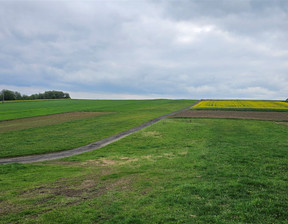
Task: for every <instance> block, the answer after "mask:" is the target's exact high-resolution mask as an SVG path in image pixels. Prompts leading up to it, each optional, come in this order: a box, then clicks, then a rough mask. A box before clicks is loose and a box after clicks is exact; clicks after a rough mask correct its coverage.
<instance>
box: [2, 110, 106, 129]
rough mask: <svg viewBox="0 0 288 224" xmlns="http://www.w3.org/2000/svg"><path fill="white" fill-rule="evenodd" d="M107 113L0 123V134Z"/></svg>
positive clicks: (33, 118) (69, 114)
mask: <svg viewBox="0 0 288 224" xmlns="http://www.w3.org/2000/svg"><path fill="white" fill-rule="evenodd" d="M107 113H109V112H71V113H61V114H52V115H47V116H38V117H30V118H21V119H16V120H9V121H2V122H0V133H1V132H8V131H16V130H23V129H28V128H36V127H43V126H47V125H52V124H59V123H63V122H68V121H75V120H80V119H84V118H90V117H95V116H101V115H104V114H107Z"/></svg>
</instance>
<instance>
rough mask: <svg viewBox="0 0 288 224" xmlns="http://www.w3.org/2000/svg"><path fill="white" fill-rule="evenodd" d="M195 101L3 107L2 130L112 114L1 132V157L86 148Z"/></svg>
mask: <svg viewBox="0 0 288 224" xmlns="http://www.w3.org/2000/svg"><path fill="white" fill-rule="evenodd" d="M193 102H195V101H192V100H47V101H35V102H33V101H28V102H15V103H6V104H0V129H1V124H2V126H4V125H5V124H6V123H7V122H3V121H6V120H11V119H19V118H28V117H35V116H44V115H51V114H57V113H65V112H77V111H93V112H95V111H96V112H112V113H109V114H105V115H102V116H95V117H90V118H85V119H80V120H74V121H70V122H61V123H58V124H53V125H52V124H51V125H46V126H42V127H35V128H28V127H27V129H22V130H16V131H9V129H7V131H6V132H5V131H1V132H0V139H1V140H0V158H1V157H2V158H4V157H13V156H22V155H31V154H42V153H48V152H55V151H62V150H67V149H73V148H77V147H80V146H83V145H87V144H89V143H91V142H94V141H98V140H100V139H103V138H105V137H109V136H112V135H114V134H117V133H119V132H122V131H125V130H128V129H130V128H132V127H135V126H137V125H140V124H142V123H144V122H146V121H148V120H151V119H153V118H155V117H158V116H161V115H164V114H166V113H169V112H173V111H176V110H179V109H182V108H184V107H187V106H189V105H191V104H192V103H193ZM1 120H2V122H1Z"/></svg>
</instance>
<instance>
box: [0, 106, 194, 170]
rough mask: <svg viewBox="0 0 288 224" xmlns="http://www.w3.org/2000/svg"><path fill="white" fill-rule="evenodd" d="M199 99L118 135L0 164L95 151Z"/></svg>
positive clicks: (43, 159)
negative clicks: (69, 148) (72, 147)
mask: <svg viewBox="0 0 288 224" xmlns="http://www.w3.org/2000/svg"><path fill="white" fill-rule="evenodd" d="M198 102H199V101H197V102H196V103H194V104H193V105H191V106H189V107H186V108H184V109H181V110H178V111H175V112H172V113H169V114H165V115H163V116H160V117H157V118H155V119H153V120H150V121H148V122H145V123H144V124H141V125H139V126H137V127H134V128H131V129H129V130H127V131H123V132H121V133H118V134H116V135H113V136H111V137H108V138H104V139H102V140H100V141H97V142H93V143H91V144H89V145H85V146H82V147H79V148H76V149H71V150H66V151H61V152H53V153H47V154H42V155H32V156H21V157H13V158H5V159H0V164H5V163H33V162H41V161H47V160H54V159H61V158H65V157H68V156H73V155H78V154H81V153H84V152H89V151H93V150H95V149H100V148H102V147H104V146H106V145H109V144H111V143H113V142H115V141H118V140H119V139H121V138H124V137H126V136H128V135H130V134H132V133H134V132H136V131H139V130H141V129H143V128H145V127H148V126H150V125H152V124H154V123H156V122H158V121H160V120H162V119H164V118H166V117H168V116H172V115H175V114H177V113H181V112H183V111H186V110H189V109H190V108H191V107H192V106H194V105H195V104H197V103H198Z"/></svg>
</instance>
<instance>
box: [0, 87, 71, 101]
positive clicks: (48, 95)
mask: <svg viewBox="0 0 288 224" xmlns="http://www.w3.org/2000/svg"><path fill="white" fill-rule="evenodd" d="M3 94H4V98H3ZM3 99H4V100H36V99H70V95H69V93H64V92H62V91H55V90H53V91H46V92H44V93H36V94H32V95H31V96H28V95H25V94H23V95H22V94H21V93H19V92H17V91H16V92H14V91H11V90H7V89H4V90H2V91H1V93H0V100H3Z"/></svg>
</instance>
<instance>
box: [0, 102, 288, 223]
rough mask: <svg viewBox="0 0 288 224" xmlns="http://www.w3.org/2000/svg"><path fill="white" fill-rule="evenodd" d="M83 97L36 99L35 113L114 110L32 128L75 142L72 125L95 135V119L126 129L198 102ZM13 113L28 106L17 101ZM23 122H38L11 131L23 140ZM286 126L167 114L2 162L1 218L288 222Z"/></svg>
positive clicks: (13, 220)
mask: <svg viewBox="0 0 288 224" xmlns="http://www.w3.org/2000/svg"><path fill="white" fill-rule="evenodd" d="M39 102H40V101H39ZM65 102H66V101H65ZM85 102H86V101H81V100H80V101H75V102H74V103H79V104H78V110H77V106H76V105H75V104H74V105H72V104H73V100H72V101H67V105H63V104H62V105H63V106H62V108H61V107H59V106H60V105H61V103H60V102H57V101H51V102H50V101H49V102H48V101H47V102H46V103H48V104H49V103H50V105H55V108H53V106H51V108H50V109H47V110H49V112H47V113H46V114H45V109H42V108H41V105H38V106H39V107H38V108H37V107H36V106H35V111H34V110H32V112H31V113H32V114H34V116H39V115H40V113H44V114H42V115H47V114H53V113H59V110H62V112H71V111H80V110H82V111H83V110H84V111H99V112H101V111H102V112H107V111H110V112H115V113H111V114H105V115H101V116H97V117H95V118H85V119H81V120H76V121H75V120H74V121H71V122H65V123H62V124H61V125H59V124H55V125H51V126H47V127H46V128H47V129H45V130H46V132H45V131H43V132H41V131H40V130H41V128H44V127H41V128H39V127H38V128H32V129H35V131H33V134H37V132H38V131H40V134H37V136H38V139H39V140H41V141H42V142H43V145H45V144H44V143H46V144H47V145H48V144H50V145H51V144H53V141H52V140H50V139H49V138H46V136H45V133H50V132H51V133H50V134H52V132H53V130H54V131H55V132H57V134H60V133H61V131H66V133H69V135H70V136H69V137H67V139H66V141H71V143H73V142H74V140H73V138H78V137H79V136H77V134H75V136H73V133H74V132H73V129H74V128H76V129H77V128H78V126H79V125H81V126H82V127H83V133H82V137H83V138H84V139H86V140H87V141H88V139H89V138H88V137H86V135H89V134H88V133H89V131H91V129H90V128H92V126H95V125H96V126H97V127H95V128H94V129H92V130H93V133H94V134H95V133H96V134H97V133H99V132H100V131H98V132H97V128H101V129H103V130H104V132H105V133H106V134H107V135H110V134H111V133H113V131H112V130H110V129H109V128H108V127H106V126H107V125H110V126H112V127H113V128H114V129H116V131H117V132H119V130H122V128H123V129H127V128H129V127H131V126H134V125H137V124H139V123H143V122H144V121H146V120H147V119H150V118H153V117H157V116H159V115H162V114H166V113H168V112H170V111H173V110H177V109H180V108H184V107H187V106H188V105H189V104H192V101H169V100H156V101H153V100H152V101H111V102H110V101H103V102H102V103H103V104H101V102H100V101H95V102H93V101H91V102H90V101H87V102H86V103H85ZM33 103H34V102H33ZM62 103H63V101H62ZM16 104H18V103H15V105H16ZM19 104H20V103H19ZM11 105H12V103H11ZM24 105H25V106H26V104H23V106H24ZM57 105H58V106H57ZM80 105H82V108H81V106H80ZM43 106H47V105H46V104H45V103H44V102H43ZM66 106H67V107H68V108H66ZM47 107H49V106H47ZM84 107H86V109H83V108H84ZM15 108H16V106H15V107H14V108H10V111H12V110H13V109H15ZM19 108H21V105H20V106H19V107H18V109H19ZM29 108H30V107H28V106H27V108H26V109H25V110H24V109H23V111H26V110H30V109H29ZM88 108H89V109H88ZM0 109H1V107H0ZM6 109H7V111H9V109H8V108H6ZM1 111H2V110H1ZM8 113H9V112H8ZM7 116H8V115H7ZM10 116H11V117H12V116H14V117H18V118H20V117H25V116H26V115H21V113H20V112H19V113H18V114H17V111H16V109H15V114H14V115H10ZM10 119H12V118H10ZM117 119H118V120H117ZM3 120H5V119H3ZM74 122H75V123H74ZM105 122H106V124H105ZM67 123H68V124H67ZM90 123H92V125H91V126H90ZM0 124H1V122H0ZM62 126H64V127H66V128H63V129H61V128H62ZM122 126H123V127H122ZM113 128H112V129H113ZM70 129H72V130H70ZM59 130H61V131H59ZM77 130H78V132H79V129H77ZM25 131H28V132H29V131H31V130H21V131H20V130H19V131H11V132H7V133H6V134H7V136H9V135H10V136H15V137H16V136H18V138H20V137H21V134H22V142H23V141H24V140H23V134H24V133H25ZM78 132H77V131H76V132H75V133H78ZM15 133H16V134H15ZM2 134H3V133H1V135H2ZM4 134H5V133H4ZM8 134H9V135H8ZM50 134H49V135H50ZM71 134H72V135H71ZM91 135H92V134H91ZM103 135H104V134H103ZM287 135H288V122H273V121H259V120H237V119H208V118H169V119H164V120H162V121H160V122H158V123H156V124H153V125H152V126H149V127H147V128H144V129H142V130H140V131H138V132H136V133H134V134H132V135H129V136H127V137H125V138H123V139H121V140H119V141H117V142H114V143H112V144H110V145H108V146H106V147H103V148H101V149H98V150H95V151H91V152H88V153H84V154H81V155H77V156H72V157H68V158H65V159H61V160H55V161H47V162H41V163H33V164H16V163H14V164H6V165H0V192H1V193H0V223H3V224H4V223H5V224H6V223H21V224H22V223H23V224H26V223H27V224H28V223H29V224H32V223H67V224H68V223H71V224H74V223H120V224H121V223H123V224H124V223H125V224H126V223H133V224H134V223H165V224H166V223H173V224H174V223H205V224H206V223H229V224H230V223H235V224H236V223H253V224H254V223H259V224H260V223H261V224H262V223H279V224H280V223H287V219H288V212H287V211H288V194H287V189H288V172H287V170H288V165H287V164H288V156H287V155H288V138H287ZM2 136H3V135H2ZM2 136H1V142H2V141H3V139H2ZM32 137H33V136H32ZM98 137H99V138H100V137H101V136H100V134H99V136H97V138H98ZM63 138H64V139H65V136H64V137H63ZM79 139H80V137H79ZM90 139H92V137H90ZM16 140H17V141H18V142H21V139H17V138H16ZM34 140H35V139H34ZM57 141H59V142H61V141H62V140H61V139H57ZM7 142H8V141H7ZM1 144H2V143H1ZM37 144H39V143H37ZM74 144H75V143H74ZM30 147H31V148H32V149H33V147H34V146H33V144H31V145H30ZM50 148H52V147H50ZM8 149H9V148H8ZM28 149H29V147H27V148H26V150H28ZM1 150H2V148H1ZM3 151H4V150H3Z"/></svg>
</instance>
